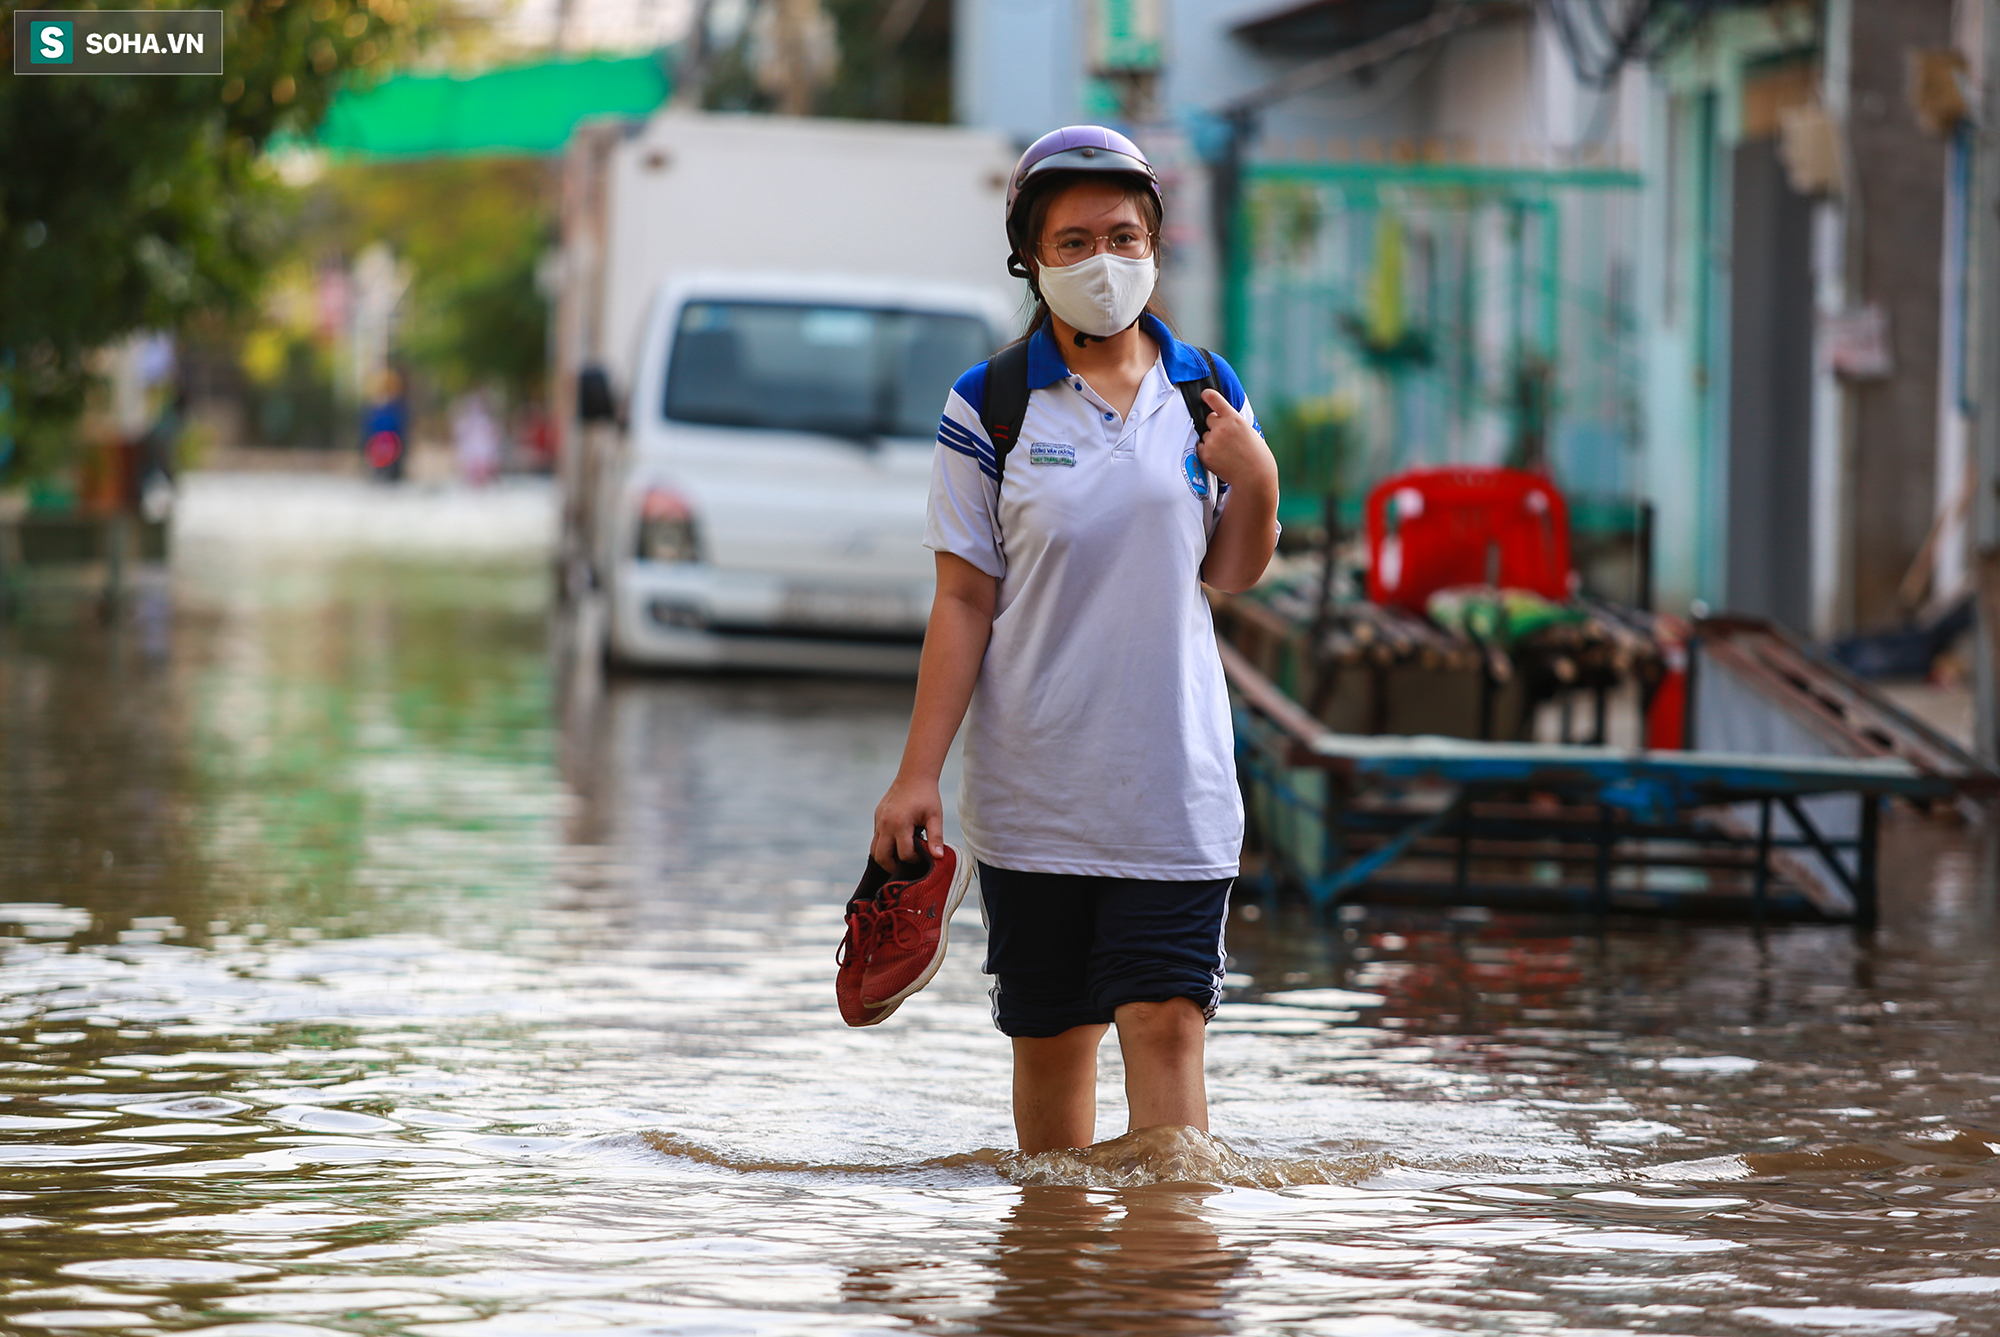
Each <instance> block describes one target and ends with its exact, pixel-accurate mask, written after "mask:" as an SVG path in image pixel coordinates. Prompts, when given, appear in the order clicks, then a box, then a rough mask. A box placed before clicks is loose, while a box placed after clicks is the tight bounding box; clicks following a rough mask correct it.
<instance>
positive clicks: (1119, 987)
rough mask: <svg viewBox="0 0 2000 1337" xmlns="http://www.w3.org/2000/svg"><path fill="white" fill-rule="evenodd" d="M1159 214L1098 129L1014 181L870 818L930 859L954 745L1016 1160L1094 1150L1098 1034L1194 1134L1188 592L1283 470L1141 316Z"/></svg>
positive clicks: (1218, 702) (1241, 546)
mask: <svg viewBox="0 0 2000 1337" xmlns="http://www.w3.org/2000/svg"><path fill="white" fill-rule="evenodd" d="M1161 214H1162V210H1161V201H1160V190H1159V184H1158V182H1157V180H1156V179H1155V177H1154V175H1153V169H1152V167H1151V166H1150V165H1149V164H1148V163H1147V161H1146V157H1145V155H1144V154H1143V153H1142V152H1140V150H1139V148H1138V146H1137V145H1135V144H1133V143H1132V142H1131V141H1130V140H1128V139H1126V138H1125V137H1124V136H1123V135H1120V134H1117V133H1116V132H1114V131H1111V130H1106V129H1102V128H1099V127H1096V126H1072V127H1070V128H1068V129H1065V130H1058V131H1056V132H1054V133H1053V134H1049V135H1045V136H1043V137H1042V138H1041V139H1039V140H1037V141H1036V142H1035V144H1034V145H1033V146H1032V147H1030V148H1029V150H1028V151H1027V153H1026V154H1024V155H1023V156H1022V158H1021V161H1020V163H1019V165H1018V166H1016V168H1015V169H1014V175H1013V177H1012V179H1011V181H1010V182H1009V187H1008V194H1007V237H1008V241H1009V242H1010V243H1011V245H1012V246H1013V248H1014V249H1013V256H1012V257H1011V258H1010V259H1009V261H1008V267H1009V269H1010V271H1012V272H1015V273H1019V274H1022V275H1023V276H1024V277H1026V279H1027V281H1028V286H1029V288H1030V290H1031V291H1033V293H1034V295H1035V296H1036V298H1037V299H1038V303H1037V306H1036V308H1035V313H1034V317H1033V319H1032V322H1031V324H1030V332H1029V335H1028V337H1027V340H1026V347H1025V359H1023V358H1022V357H1021V354H1020V353H1019V352H1016V353H1014V354H1012V355H1011V360H1010V355H1009V354H1007V353H1002V354H1000V355H996V358H995V360H994V374H993V375H989V374H988V366H989V364H987V363H981V364H980V365H979V366H977V367H974V368H972V369H971V370H970V371H968V372H966V373H965V375H964V376H962V377H960V378H959V380H958V383H957V384H956V385H955V386H953V387H952V392H951V396H950V398H949V400H948V402H947V404H946V407H945V412H944V421H943V423H942V424H941V425H940V428H939V433H938V441H939V445H940V449H939V450H938V452H937V457H936V462H935V464H934V466H933V472H932V476H931V496H930V509H929V519H928V523H927V526H926V531H925V537H924V543H925V545H926V546H927V547H929V548H931V549H933V550H934V551H935V552H936V554H937V599H936V602H935V603H934V604H933V605H932V608H931V616H930V626H929V630H928V632H927V633H926V636H925V639H924V652H923V666H922V669H921V671H920V674H919V676H918V679H917V701H916V709H915V712H914V714H913V716H912V718H911V721H910V736H909V742H908V745H907V746H906V747H905V749H904V752H903V762H902V766H901V769H900V770H899V771H898V772H897V775H896V780H895V783H893V784H892V785H891V786H890V787H889V792H888V793H887V794H886V795H885V796H884V797H883V799H882V802H881V804H880V805H879V806H878V807H877V808H876V810H875V838H874V843H873V846H872V848H871V851H870V852H871V854H872V855H873V857H874V858H875V860H876V862H877V863H879V864H881V865H883V866H884V867H889V866H893V865H894V864H896V863H897V861H898V860H901V861H903V862H905V863H908V862H910V861H912V860H916V861H918V862H928V861H927V860H925V859H924V858H923V854H924V853H925V852H927V853H928V854H929V855H931V856H932V857H934V858H938V859H943V858H944V856H945V849H944V843H943V840H942V838H941V835H942V832H943V829H944V817H943V807H942V804H941V802H940V800H939V795H938V774H939V771H940V770H941V769H942V767H943V764H944V758H945V752H946V750H947V749H948V748H949V746H950V745H951V740H952V737H953V735H955V734H956V733H957V732H958V729H959V725H960V724H961V722H963V723H964V725H965V728H966V735H965V758H964V784H963V787H962V788H961V790H960V794H959V819H960V823H961V825H962V826H963V827H964V830H965V838H966V843H967V844H968V846H969V847H970V849H971V852H972V854H973V856H974V857H975V858H976V859H977V860H978V867H979V880H980V892H981V896H982V898H983V900H984V903H985V905H984V908H985V914H986V919H987V923H988V925H989V928H990V935H989V939H988V950H987V958H986V965H985V969H986V972H987V973H988V974H990V975H993V976H994V977H995V980H996V982H995V984H994V986H993V1018H994V1023H995V1025H997V1026H998V1027H999V1028H1000V1030H1001V1031H1002V1032H1004V1033H1005V1034H1007V1035H1009V1036H1011V1037H1013V1041H1014V1126H1015V1130H1016V1132H1017V1133H1018V1135H1019V1137H1020V1143H1021V1148H1022V1150H1024V1151H1044V1150H1048V1149H1050V1148H1054V1147H1081V1146H1087V1145H1089V1144H1090V1142H1091V1140H1092V1137H1093V1134H1094V1131H1095V1122H1096V1114H1097V1103H1096V1091H1097V1047H1098V1043H1099V1041H1101V1040H1102V1039H1103V1038H1104V1033H1105V1030H1106V1029H1107V1028H1108V1027H1109V1026H1111V1025H1113V1024H1115V1025H1116V1026H1117V1027H1118V1043H1119V1047H1120V1049H1121V1050H1122V1051H1123V1053H1124V1057H1125V1074H1126V1075H1125V1094H1126V1098H1127V1101H1128V1103H1129V1105H1130V1109H1131V1114H1130V1125H1129V1126H1130V1127H1132V1128H1135V1129H1136V1128H1145V1127H1150V1126H1153V1125H1156V1124H1186V1125H1192V1126H1193V1127H1195V1128H1200V1129H1203V1130H1206V1128H1207V1127H1208V1097H1207V1092H1206V1090H1205V1088H1204V1085H1203V1081H1202V1029H1203V1026H1204V1024H1205V1023H1206V1021H1207V1019H1208V1018H1209V1017H1210V1016H1212V1015H1214V1012H1215V1007H1216V1003H1217V1002H1218V1001H1219V1000H1220V998H1221V994H1222V974H1223V949H1222V930H1223V921H1224V918H1225V916H1226V915H1227V912H1228V905H1229V886H1230V882H1231V881H1232V880H1233V879H1234V877H1235V876H1236V871H1237V859H1238V856H1239V853H1240V851H1241V846H1242V840H1243V803H1242V798H1241V796H1240V794H1239V793H1238V791H1237V787H1236V769H1235V762H1234V746H1233V739H1232V734H1231V727H1230V717H1229V702H1228V696H1227V693H1226V690H1225V688H1224V684H1223V677H1222V665H1221V661H1220V660H1219V658H1218V657H1217V654H1216V649H1215V635H1214V631H1213V628H1212V625H1211V623H1210V620H1209V611H1208V606H1207V603H1206V602H1205V600H1204V599H1203V597H1202V593H1201V585H1202V583H1203V582H1206V583H1208V584H1210V585H1213V586H1215V587H1216V588H1218V589H1223V590H1241V589H1245V588H1248V587H1249V586H1250V585H1252V584H1254V583H1256V581H1257V580H1258V579H1259V578H1260V577H1261V576H1262V575H1263V573H1264V568H1265V566H1266V564H1267V563H1268V562H1269V561H1270V559H1271V551H1272V548H1273V546H1274V545H1275V543H1276V541H1277V508H1278V471H1277V465H1276V463H1275V462H1274V461H1273V460H1272V458H1271V452H1270V450H1269V449H1267V448H1266V446H1265V445H1264V440H1263V437H1262V436H1261V435H1260V434H1259V432H1258V429H1257V426H1256V423H1255V419H1254V417H1253V415H1252V413H1251V411H1250V406H1249V404H1248V403H1247V402H1246V400H1245V397H1244V393H1243V387H1242V386H1241V384H1239V383H1238V381H1237V379H1236V375H1235V373H1234V372H1232V371H1231V370H1230V369H1229V367H1228V366H1227V365H1226V364H1224V363H1223V362H1222V360H1221V359H1220V358H1215V359H1214V360H1213V362H1211V361H1210V356H1211V355H1206V354H1204V353H1203V352H1202V351H1201V350H1200V349H1197V348H1194V347H1192V346H1190V345H1188V344H1184V343H1182V342H1181V341H1180V340H1178V339H1177V338H1175V337H1174V334H1173V332H1172V331H1171V330H1170V329H1169V328H1168V326H1167V323H1166V321H1165V319H1164V318H1163V317H1162V315H1161V314H1160V308H1159V305H1158V303H1157V302H1155V301H1154V300H1153V288H1154V285H1155V282H1156V281H1157V279H1158V275H1159V237H1160V226H1161ZM1023 361H1025V367H1026V386H1025V392H1026V393H1025V401H1026V407H1025V413H1023V414H1021V416H1020V417H1019V418H1018V420H1017V421H1018V423H1019V426H1018V429H1017V430H1016V431H1015V432H1014V434H1013V440H1012V441H1011V442H1009V441H1007V440H1006V439H1005V438H1006V435H1007V430H1006V429H1007V428H1008V427H1011V426H1012V425H1013V424H1012V423H1010V422H1006V421H1005V420H1004V418H1002V417H997V416H996V408H997V407H998V406H999V405H1001V404H1004V403H1012V404H1013V405H1014V406H1015V409H1014V411H1016V412H1018V411H1019V407H1018V406H1019V403H1020V400H1021V398H1022V397H1023V395H1022V387H1021V386H1020V385H1019V381H1018V378H1019V367H1020V365H1021V363H1022V362H1023ZM1003 368H1012V371H1011V373H1003V370H1002V369H1003ZM1007 374H1011V375H1012V376H1013V377H1014V378H1015V383H1014V385H1013V387H1012V390H1011V399H1010V387H1009V385H1008V384H1007V383H1006V379H1007ZM1204 384H1205V387H1206V388H1199V390H1198V393H1197V387H1200V386H1203V385H1204ZM1183 387H1187V388H1183ZM1197 406H1199V407H1201V408H1202V409H1203V410H1204V412H1203V416H1204V417H1207V418H1208V421H1207V422H1206V424H1205V430H1204V431H1203V432H1201V433H1200V434H1199V435H1197V432H1196V426H1195V422H1194V419H1193V410H1194V408H1195V407H1197ZM1209 415H1212V416H1209ZM996 436H998V437H1000V438H1001V440H1000V443H999V448H998V449H996V441H995V437H996ZM920 833H921V834H920ZM925 846H927V847H928V849H927V851H926V850H924V849H923V848H922V847H925ZM926 978H927V977H926Z"/></svg>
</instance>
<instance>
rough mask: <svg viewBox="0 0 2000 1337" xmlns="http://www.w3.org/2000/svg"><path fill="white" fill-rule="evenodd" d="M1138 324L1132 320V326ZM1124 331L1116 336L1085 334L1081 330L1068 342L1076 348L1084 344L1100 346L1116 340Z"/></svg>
mask: <svg viewBox="0 0 2000 1337" xmlns="http://www.w3.org/2000/svg"><path fill="white" fill-rule="evenodd" d="M1138 323H1139V322H1138V321H1137V320H1136V319H1134V320H1133V322H1132V325H1137V324H1138ZM1132 325H1127V326H1126V327H1125V330H1129V329H1131V328H1132ZM1125 330H1119V331H1118V333H1117V334H1085V333H1084V332H1083V331H1082V330H1078V331H1077V332H1076V334H1075V335H1074V336H1073V337H1072V338H1071V340H1070V342H1071V343H1074V344H1075V345H1076V346H1077V347H1078V348H1082V347H1083V346H1084V345H1086V344H1101V343H1103V342H1104V341H1105V340H1106V339H1116V338H1117V337H1118V335H1119V334H1123V333H1125Z"/></svg>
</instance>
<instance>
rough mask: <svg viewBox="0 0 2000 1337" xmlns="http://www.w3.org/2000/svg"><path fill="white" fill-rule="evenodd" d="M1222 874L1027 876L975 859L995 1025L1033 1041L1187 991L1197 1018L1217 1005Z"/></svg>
mask: <svg viewBox="0 0 2000 1337" xmlns="http://www.w3.org/2000/svg"><path fill="white" fill-rule="evenodd" d="M1235 880H1236V879H1234V878H1228V877H1221V878H1211V879H1207V880H1204V881H1198V882H1158V881H1153V880H1152V879H1149V878H1135V877H1079V876H1075V875H1073V874H1068V873H1024V872H1020V871H1018V870H1016V869H1011V868H995V867H993V866H992V865H991V864H984V863H982V864H980V865H979V895H980V900H981V903H982V905H983V906H984V908H985V912H986V964H985V965H984V966H983V967H981V968H982V969H983V970H984V971H985V972H986V973H987V974H989V975H991V976H993V977H994V981H993V1024H994V1025H995V1026H997V1027H999V1028H1000V1031H1001V1033H1002V1034H1005V1035H1012V1036H1020V1037H1024V1038H1030V1039H1042V1038H1046V1037H1048V1036H1052V1035H1061V1034H1062V1033H1063V1032H1064V1031H1066V1030H1069V1029H1070V1028H1071V1027H1073V1026H1091V1025H1102V1024H1105V1023H1108V1022H1110V1021H1111V1019H1112V1015H1111V1014H1112V1013H1113V1012H1114V1011H1116V1010H1117V1009H1118V1007H1120V1006H1121V1005H1122V1004H1125V1003H1164V1002H1166V1001H1167V1000H1168V999H1170V998H1189V999H1192V1000H1193V1001H1194V1003H1195V1005H1196V1006H1198V1007H1199V1008H1201V1012H1202V1015H1203V1016H1204V1017H1212V1016H1214V1015H1215V1007H1216V1004H1217V1003H1219V1002H1221V1001H1222V972H1223V949H1222V928H1223V923H1224V921H1225V920H1227V919H1228V917H1229V886H1230V884H1231V883H1232V882H1234V881H1235Z"/></svg>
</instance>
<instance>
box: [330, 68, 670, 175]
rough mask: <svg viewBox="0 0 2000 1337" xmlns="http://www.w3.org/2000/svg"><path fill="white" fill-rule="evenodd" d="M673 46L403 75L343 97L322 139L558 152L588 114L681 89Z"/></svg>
mask: <svg viewBox="0 0 2000 1337" xmlns="http://www.w3.org/2000/svg"><path fill="white" fill-rule="evenodd" d="M667 70H668V61H667V58H666V55H665V53H656V54H654V55H649V56H632V57H603V58H590V59H583V60H566V61H554V62H550V63H548V64H543V65H519V66H516V67H514V68H512V69H503V70H492V71H489V72H488V73H485V74H475V75H469V76H463V77H461V76H455V75H449V74H404V75H397V76H395V77H393V78H390V79H385V80H384V81H383V82H381V83H379V84H377V85H375V86H374V87H373V88H369V89H364V90H362V91H359V92H344V93H341V94H340V95H339V96H337V97H336V98H335V99H334V102H333V106H332V107H331V108H329V109H328V111H327V115H326V120H325V121H324V122H323V123H322V124H321V126H320V129H319V134H318V135H317V136H315V141H316V142H317V144H318V146H319V147H320V148H323V149H326V150H327V151H329V152H331V153H334V154H337V155H354V156H359V157H368V158H430V157H449V156H454V155H465V154H478V153H555V152H558V151H560V150H561V148H562V146H563V143H564V142H565V141H566V140H568V138H569V134H570V131H571V130H572V129H574V128H575V126H576V123H577V122H578V121H581V120H584V119H586V118H588V117H592V116H644V115H646V114H647V113H649V112H651V111H653V110H654V109H655V108H656V107H658V106H659V105H660V104H661V103H663V102H665V101H666V100H667V94H668V93H669V92H670V91H671V89H672V82H671V80H670V79H669V77H668V73H667Z"/></svg>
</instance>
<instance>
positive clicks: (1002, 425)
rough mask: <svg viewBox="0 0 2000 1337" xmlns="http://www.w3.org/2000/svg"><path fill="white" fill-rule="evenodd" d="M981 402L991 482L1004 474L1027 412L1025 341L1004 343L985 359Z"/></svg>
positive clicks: (1026, 346)
mask: <svg viewBox="0 0 2000 1337" xmlns="http://www.w3.org/2000/svg"><path fill="white" fill-rule="evenodd" d="M985 400H986V402H985V405H984V406H983V410H982V412H981V414H980V416H981V418H982V419H983V421H984V425H985V427H986V438H987V440H989V441H991V442H992V443H993V475H994V476H993V486H994V487H995V488H998V487H999V486H1000V483H1001V480H1002V479H1004V478H1005V477H1006V476H1007V452H1008V451H1010V450H1012V449H1013V448H1014V441H1015V439H1016V438H1018V437H1019V436H1020V435H1021V423H1022V421H1023V420H1024V419H1026V418H1027V416H1028V341H1027V340H1026V339H1023V340H1021V341H1020V342H1019V343H1011V344H1008V345H1007V346H1006V347H1005V348H1003V349H1001V350H1000V351H999V352H997V353H995V354H994V355H993V356H992V357H991V358H989V359H987V362H986V392H985Z"/></svg>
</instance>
